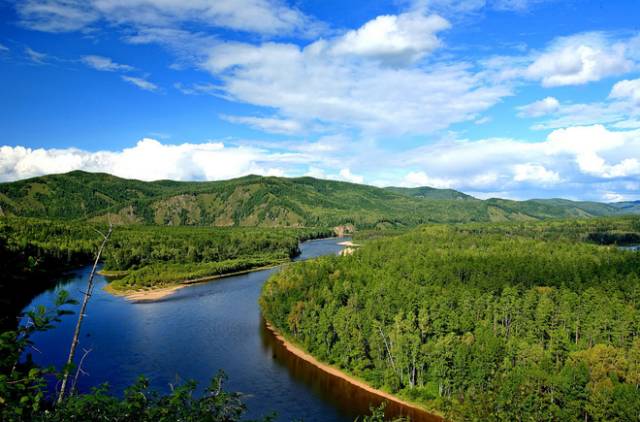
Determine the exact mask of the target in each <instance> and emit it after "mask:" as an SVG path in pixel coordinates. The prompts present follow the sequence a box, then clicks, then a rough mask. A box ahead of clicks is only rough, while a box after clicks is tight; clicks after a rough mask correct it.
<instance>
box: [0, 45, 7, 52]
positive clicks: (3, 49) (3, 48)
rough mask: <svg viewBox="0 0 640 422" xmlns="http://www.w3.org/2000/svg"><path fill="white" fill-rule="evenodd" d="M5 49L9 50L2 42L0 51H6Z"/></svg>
mask: <svg viewBox="0 0 640 422" xmlns="http://www.w3.org/2000/svg"><path fill="white" fill-rule="evenodd" d="M7 51H9V47H7V46H5V45H3V44H0V52H7Z"/></svg>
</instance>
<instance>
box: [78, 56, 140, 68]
mask: <svg viewBox="0 0 640 422" xmlns="http://www.w3.org/2000/svg"><path fill="white" fill-rule="evenodd" d="M80 60H81V61H82V63H84V64H85V65H87V66H89V67H91V68H93V69H95V70H99V71H102V72H128V71H131V70H134V68H133V67H131V66H129V65H126V64H120V63H116V62H114V61H113V60H111V59H110V58H109V57H103V56H96V55H89V56H83V57H82V58H81V59H80Z"/></svg>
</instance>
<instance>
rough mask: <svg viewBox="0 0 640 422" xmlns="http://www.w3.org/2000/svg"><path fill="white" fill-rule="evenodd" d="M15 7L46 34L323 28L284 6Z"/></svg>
mask: <svg viewBox="0 0 640 422" xmlns="http://www.w3.org/2000/svg"><path fill="white" fill-rule="evenodd" d="M16 7H17V11H18V15H19V17H20V19H21V22H22V24H23V25H24V26H27V27H29V28H32V29H36V30H40V31H46V32H69V31H77V30H84V29H87V28H89V27H91V25H93V24H96V23H98V22H99V21H102V20H104V21H107V22H109V23H112V24H129V25H132V26H136V27H141V26H148V27H167V26H175V25H177V24H179V23H181V22H185V21H191V22H198V23H199V24H201V25H205V26H213V27H224V28H229V29H234V30H241V31H251V32H257V33H261V34H269V35H281V34H289V33H293V32H301V31H303V30H304V31H307V30H309V29H310V28H315V29H316V30H317V29H318V28H317V27H319V24H317V23H316V22H314V21H313V20H312V19H310V18H309V17H307V16H306V15H305V14H304V13H302V12H301V11H299V10H298V9H296V8H292V7H289V6H287V5H286V4H285V3H284V2H283V1H281V0H216V1H207V0H192V1H184V0H127V1H123V0H25V1H22V2H19V3H18V4H17V6H16Z"/></svg>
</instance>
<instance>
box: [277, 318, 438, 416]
mask: <svg viewBox="0 0 640 422" xmlns="http://www.w3.org/2000/svg"><path fill="white" fill-rule="evenodd" d="M265 326H266V328H267V329H268V330H269V331H270V332H271V333H272V334H273V335H274V337H275V338H276V339H277V340H278V341H279V342H280V343H281V344H282V346H283V347H284V348H285V349H286V350H287V351H288V352H289V353H291V354H293V355H295V356H297V357H298V358H300V359H302V360H304V361H306V362H307V363H309V364H311V365H313V366H315V367H316V368H318V369H320V370H321V371H323V372H325V373H327V374H329V375H331V376H334V377H336V378H339V379H341V380H343V381H346V382H348V383H350V384H352V385H354V386H355V387H357V388H360V389H362V390H364V391H366V392H367V393H370V394H373V395H375V396H377V397H378V398H380V399H382V400H385V401H388V402H390V403H393V404H395V405H398V406H400V407H401V408H403V410H405V412H403V413H404V414H405V415H406V414H408V415H410V416H411V420H413V421H418V420H421V421H428V422H444V418H443V417H442V416H441V415H439V414H438V413H437V412H436V411H433V410H428V409H425V408H424V407H422V406H420V405H419V404H416V403H411V402H408V401H405V400H402V399H400V398H398V397H396V396H394V395H392V394H390V393H387V392H386V391H382V390H379V389H376V388H373V387H371V386H370V385H368V384H367V383H365V382H364V381H362V380H359V379H357V378H355V377H354V376H352V375H349V374H347V373H346V372H344V371H342V370H340V369H338V368H336V367H334V366H331V365H329V364H326V363H323V362H320V361H319V360H318V359H316V358H315V357H313V356H312V355H310V354H309V353H307V352H306V351H304V350H303V349H302V348H300V347H298V346H296V345H295V344H293V343H292V342H291V341H289V340H287V339H286V338H285V337H283V336H282V334H280V332H279V331H278V330H276V329H275V327H273V326H272V325H271V324H270V323H269V322H268V321H266V320H265Z"/></svg>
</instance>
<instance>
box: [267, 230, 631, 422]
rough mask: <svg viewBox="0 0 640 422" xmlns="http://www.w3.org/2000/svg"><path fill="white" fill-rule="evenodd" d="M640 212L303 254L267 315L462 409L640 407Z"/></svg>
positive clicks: (290, 331) (388, 386)
mask: <svg viewBox="0 0 640 422" xmlns="http://www.w3.org/2000/svg"><path fill="white" fill-rule="evenodd" d="M639 235H640V219H638V218H616V219H596V220H574V221H552V222H544V223H511V224H468V225H459V226H425V227H421V228H418V229H415V230H412V231H409V232H408V233H405V234H401V235H394V236H388V237H382V238H378V239H375V236H371V234H370V233H369V234H368V235H366V236H365V237H368V238H369V240H366V239H361V240H365V245H364V246H363V247H362V248H360V249H359V250H358V251H357V252H355V253H354V254H353V255H350V256H344V257H327V258H321V259H318V260H314V261H311V262H304V263H300V264H297V265H294V266H289V267H287V268H286V269H284V270H283V271H281V272H279V273H278V274H277V275H275V276H273V277H272V278H271V279H270V280H269V281H268V282H267V284H266V285H265V287H264V290H263V295H262V298H261V306H262V309H263V313H264V315H265V318H266V319H268V320H269V321H271V322H272V323H273V324H274V325H275V326H276V327H277V329H278V330H280V331H281V332H282V333H284V334H285V335H286V336H287V337H288V338H289V339H291V340H292V341H293V342H295V343H297V344H299V345H301V346H302V347H303V348H304V349H306V350H307V351H309V352H310V353H311V354H313V355H314V356H316V357H317V358H319V359H321V360H323V361H325V362H328V363H330V364H333V365H335V366H337V367H339V368H342V369H344V370H345V371H347V372H348V373H350V374H353V375H354V376H356V377H358V378H361V379H363V380H365V381H366V382H368V383H370V384H371V385H373V386H375V387H378V388H382V389H385V390H387V391H390V392H393V393H397V394H399V395H400V396H402V397H404V398H406V399H409V400H412V401H414V402H416V403H419V404H422V405H424V406H425V407H426V408H428V409H434V410H437V411H439V412H441V413H442V414H445V415H446V416H447V417H448V418H450V419H452V420H478V421H481V420H482V421H484V420H501V421H525V420H533V421H541V420H562V421H632V420H639V419H640V271H639V269H640V253H638V252H634V251H631V250H623V249H621V248H619V245H621V244H625V243H629V242H637V240H638V238H639V237H638V236H639Z"/></svg>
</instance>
